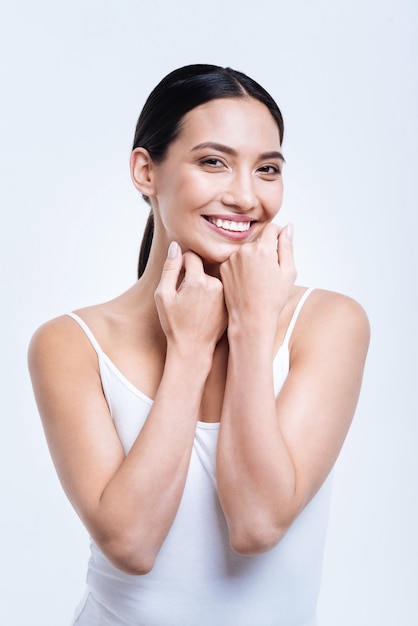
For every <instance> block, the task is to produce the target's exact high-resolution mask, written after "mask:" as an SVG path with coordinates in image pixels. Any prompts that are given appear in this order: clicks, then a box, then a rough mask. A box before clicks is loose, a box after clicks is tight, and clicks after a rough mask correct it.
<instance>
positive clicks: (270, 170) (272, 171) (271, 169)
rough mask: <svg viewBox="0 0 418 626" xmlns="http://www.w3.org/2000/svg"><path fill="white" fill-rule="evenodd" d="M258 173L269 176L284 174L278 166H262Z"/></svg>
mask: <svg viewBox="0 0 418 626" xmlns="http://www.w3.org/2000/svg"><path fill="white" fill-rule="evenodd" d="M258 171H259V172H261V173H262V174H268V175H269V176H279V175H280V174H281V173H282V170H281V168H280V167H279V166H278V165H262V166H261V167H259V168H258Z"/></svg>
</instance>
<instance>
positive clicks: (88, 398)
mask: <svg viewBox="0 0 418 626" xmlns="http://www.w3.org/2000/svg"><path fill="white" fill-rule="evenodd" d="M199 263H200V261H199V260H198V258H197V257H196V256H195V255H193V256H192V255H189V256H188V257H187V255H186V259H185V265H186V267H185V272H186V275H187V283H185V284H183V285H181V286H180V288H179V289H176V283H177V278H178V276H179V272H180V269H181V264H182V256H181V251H180V250H178V252H177V256H176V258H175V259H169V260H168V261H167V262H166V264H165V268H164V272H163V277H162V280H161V283H160V285H159V287H158V289H157V292H156V302H157V306H158V309H159V314H160V319H161V323H162V325H163V329H164V331H165V333H166V337H167V354H166V360H165V367H164V372H163V376H162V379H161V383H160V385H159V388H158V391H157V393H156V396H155V400H154V403H153V406H152V408H151V411H150V413H149V416H148V418H147V421H146V423H145V425H144V427H143V429H142V430H141V432H140V434H139V435H138V437H137V439H136V441H135V443H134V445H133V446H132V448H131V450H130V452H129V453H128V454H127V455H126V456H125V455H124V452H123V450H122V447H121V444H120V441H119V439H118V436H117V433H116V431H115V429H114V426H113V423H112V421H111V418H110V415H109V410H108V407H107V404H106V401H105V398H104V396H103V392H102V389H101V381H100V376H99V372H98V368H97V359H96V356H95V354H94V353H93V351H92V350H91V347H90V344H89V343H88V342H87V340H86V339H85V338H84V336H82V334H80V331H79V329H78V327H76V326H75V325H74V323H73V322H72V320H71V319H70V318H60V319H58V320H55V321H54V322H52V323H49V324H48V325H46V326H45V327H42V328H41V329H40V330H39V331H38V333H37V334H36V335H35V336H34V339H33V341H32V344H31V347H30V352H29V363H30V371H31V376H32V380H33V385H34V390H35V395H36V399H37V402H38V406H39V410H40V414H41V417H42V420H43V425H44V428H45V433H46V436H47V440H48V444H49V447H50V450H51V454H52V457H53V460H54V463H55V465H56V468H57V471H58V474H59V476H60V479H61V482H62V484H63V487H64V489H65V491H66V493H67V495H68V497H69V498H70V500H71V502H72V504H73V506H74V507H75V509H76V510H77V512H78V514H79V515H80V517H81V519H82V520H83V522H84V524H85V526H86V527H87V529H88V530H89V532H90V534H91V536H92V538H93V539H94V541H95V542H96V543H97V544H98V545H99V546H100V548H101V549H102V550H103V552H104V553H105V555H106V556H107V557H108V558H109V560H110V561H112V562H113V563H114V565H116V567H119V568H120V569H123V570H124V571H127V572H129V573H133V574H142V573H146V572H148V571H149V570H150V569H151V568H152V566H153V563H154V560H155V558H156V555H157V553H158V551H159V549H160V547H161V544H162V543H163V541H164V539H165V537H166V535H167V533H168V531H169V529H170V527H171V524H172V522H173V519H174V517H175V514H176V511H177V508H178V505H179V502H180V499H181V496H182V492H183V487H184V483H185V480H186V475H187V470H188V465H189V458H190V453H191V449H192V444H193V438H194V433H195V428H196V420H197V416H198V411H199V407H200V402H201V397H202V393H203V389H204V385H205V381H206V378H207V375H208V373H209V371H210V368H211V363H212V356H213V351H214V348H215V345H216V341H217V339H218V337H219V334H220V333H221V332H222V330H223V327H224V323H225V319H224V305H223V294H222V285H221V284H220V282H219V281H217V280H216V279H212V278H211V277H206V276H205V275H204V274H203V269H202V267H201V263H200V265H199ZM190 308H193V311H194V316H193V319H190V316H188V315H187V313H186V312H187V310H189V309H190ZM202 325H205V331H206V332H205V333H202V330H201V326H202ZM173 425H175V427H174V428H173ZM162 433H167V436H161V434H162Z"/></svg>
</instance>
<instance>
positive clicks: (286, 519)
mask: <svg viewBox="0 0 418 626" xmlns="http://www.w3.org/2000/svg"><path fill="white" fill-rule="evenodd" d="M284 234H285V233H281V235H280V238H279V257H280V259H281V267H279V266H278V267H275V266H274V263H275V264H276V265H277V256H276V257H275V258H274V256H273V255H271V256H269V255H268V251H267V253H266V251H265V250H264V247H265V246H266V247H267V248H268V246H270V245H271V241H270V238H269V237H270V235H267V236H266V237H265V238H264V237H263V241H262V242H261V243H262V247H263V250H261V253H260V251H258V250H257V247H256V246H254V247H253V249H251V248H250V246H251V245H253V244H250V246H249V249H248V250H247V251H245V250H244V251H243V252H244V258H236V259H235V260H234V259H232V263H231V264H230V266H229V267H225V268H224V272H223V273H222V280H223V282H224V289H225V297H226V301H227V305H228V312H229V327H228V339H229V343H230V356H229V363H228V376H227V384H226V392H225V398H224V405H223V411H222V420H221V430H220V436H219V444H218V460H217V463H218V472H217V476H218V488H219V495H220V500H221V504H222V507H223V510H224V513H225V516H226V519H227V522H228V527H229V532H230V542H231V546H232V547H233V549H234V550H236V551H237V552H239V553H242V554H252V553H257V552H263V551H265V550H268V549H269V548H271V547H272V546H274V545H275V544H276V543H277V542H278V541H280V539H281V538H282V536H283V535H284V533H285V532H286V530H287V529H288V527H289V526H290V524H291V523H292V522H293V520H294V519H295V518H296V516H297V515H298V514H299V513H300V511H301V510H302V509H303V508H304V507H305V506H306V504H307V503H308V502H309V501H310V499H311V498H312V497H313V496H314V494H315V493H316V491H317V490H318V489H319V487H320V486H321V484H322V482H323V481H324V480H325V478H326V476H327V475H328V473H329V471H330V469H331V467H332V465H333V463H334V462H335V459H336V457H337V455H338V452H339V450H340V448H341V446H342V443H343V441H344V438H345V435H346V433H347V430H348V428H349V425H350V422H351V419H352V417H353V414H354V410H355V406H356V403H357V399H358V394H359V390H360V384H361V378H362V372H363V365H364V360H365V356H366V351H367V346H368V337H369V329H368V323H367V319H366V317H365V315H364V312H363V311H362V309H361V308H360V307H359V306H358V305H357V304H356V303H355V302H354V301H352V300H350V299H349V298H345V297H343V296H339V295H337V294H332V293H329V292H321V291H316V292H314V293H313V294H311V295H310V297H309V299H308V301H307V302H306V303H305V305H304V308H303V310H302V312H301V314H300V316H299V320H298V323H297V325H296V328H295V331H294V333H293V341H292V347H291V364H290V373H289V376H288V378H287V380H286V382H285V384H284V386H283V389H282V390H281V392H280V393H279V396H278V398H277V400H276V399H275V397H274V388H273V373H272V358H273V346H274V335H275V324H274V315H277V314H278V313H279V312H280V310H282V309H283V307H284V305H285V303H286V301H287V298H288V293H289V288H290V286H291V284H292V282H293V280H294V275H295V274H294V268H293V261H292V256H291V243H290V242H289V241H286V240H285V239H284ZM241 252H242V251H240V253H239V254H241ZM260 254H261V257H263V255H265V254H267V256H266V258H261V260H260V258H259V257H260ZM257 255H258V257H257ZM241 256H242V254H241ZM273 261H274V263H273ZM253 271H254V275H252V272H253ZM244 274H245V275H246V277H247V282H246V285H247V287H249V285H250V284H251V288H249V292H250V294H251V297H248V294H247V296H245V294H244V295H242V296H240V300H239V301H238V300H237V299H236V298H235V297H234V296H233V295H232V294H234V293H237V288H238V283H239V282H240V281H241V279H242V277H243V276H244ZM257 275H258V276H265V278H266V284H265V285H263V284H262V281H261V284H260V278H258V282H257ZM253 279H254V282H252V280H253ZM273 280H274V281H275V283H272V282H270V281H273ZM234 281H237V284H236V285H235V288H234ZM241 284H243V283H241ZM272 284H275V285H276V286H277V288H276V290H275V291H274V293H272ZM268 285H270V288H269V291H266V288H267V286H268ZM231 311H234V313H233V314H232V313H231ZM276 319H277V318H276Z"/></svg>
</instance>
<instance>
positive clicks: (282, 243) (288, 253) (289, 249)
mask: <svg viewBox="0 0 418 626" xmlns="http://www.w3.org/2000/svg"><path fill="white" fill-rule="evenodd" d="M277 253H278V256H279V263H280V267H281V268H282V269H289V270H293V269H294V267H295V262H294V258H293V224H288V225H287V226H285V227H284V228H283V229H282V230H281V232H280V235H279V239H278V245H277Z"/></svg>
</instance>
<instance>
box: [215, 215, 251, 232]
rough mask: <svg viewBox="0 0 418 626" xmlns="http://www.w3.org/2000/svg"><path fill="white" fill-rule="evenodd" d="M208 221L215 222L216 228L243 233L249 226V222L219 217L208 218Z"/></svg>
mask: <svg viewBox="0 0 418 626" xmlns="http://www.w3.org/2000/svg"><path fill="white" fill-rule="evenodd" d="M208 219H209V222H211V223H212V224H215V226H217V227H218V228H222V229H223V230H232V231H234V232H240V233H245V232H246V231H247V230H248V229H249V228H250V226H251V222H233V221H232V220H221V219H220V218H219V217H217V218H216V219H212V218H211V217H209V218H208Z"/></svg>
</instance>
